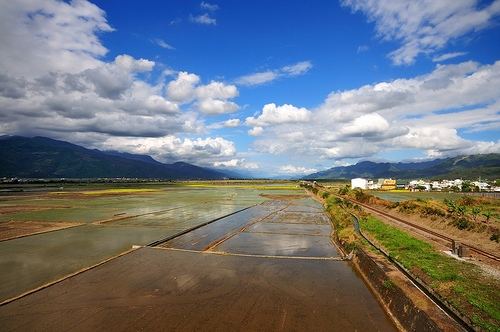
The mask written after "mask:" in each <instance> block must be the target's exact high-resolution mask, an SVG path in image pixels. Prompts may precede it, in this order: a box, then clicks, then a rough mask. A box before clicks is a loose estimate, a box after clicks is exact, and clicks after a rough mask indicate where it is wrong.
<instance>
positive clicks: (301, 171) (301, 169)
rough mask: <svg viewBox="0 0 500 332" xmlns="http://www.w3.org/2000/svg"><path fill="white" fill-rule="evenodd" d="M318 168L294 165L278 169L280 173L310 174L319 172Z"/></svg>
mask: <svg viewBox="0 0 500 332" xmlns="http://www.w3.org/2000/svg"><path fill="white" fill-rule="evenodd" d="M317 171H318V170H317V169H314V168H310V169H307V168H305V167H295V166H292V165H287V166H281V167H280V168H279V170H278V172H279V173H287V174H310V173H315V172H317Z"/></svg>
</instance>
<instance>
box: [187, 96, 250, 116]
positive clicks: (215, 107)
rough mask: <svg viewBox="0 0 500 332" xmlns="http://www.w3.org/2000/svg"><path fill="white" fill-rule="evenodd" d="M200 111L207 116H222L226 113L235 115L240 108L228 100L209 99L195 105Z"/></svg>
mask: <svg viewBox="0 0 500 332" xmlns="http://www.w3.org/2000/svg"><path fill="white" fill-rule="evenodd" d="M194 106H195V107H196V109H197V110H198V111H200V112H201V113H203V114H205V115H220V114H225V113H233V112H235V111H237V110H239V109H240V107H239V106H238V105H237V104H235V103H233V102H231V101H227V100H219V99H212V98H207V99H203V100H201V101H199V102H196V103H194Z"/></svg>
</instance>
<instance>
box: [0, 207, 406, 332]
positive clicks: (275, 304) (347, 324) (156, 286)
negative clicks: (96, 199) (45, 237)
mask: <svg viewBox="0 0 500 332" xmlns="http://www.w3.org/2000/svg"><path fill="white" fill-rule="evenodd" d="M330 232H331V227H330V226H329V223H328V219H327V218H326V216H325V215H324V214H323V212H322V207H321V205H320V204H315V202H312V201H311V199H309V198H307V199H298V200H295V201H292V202H290V201H279V200H274V201H273V200H271V201H269V202H267V203H266V204H264V205H259V206H256V207H254V208H250V209H248V210H245V211H242V212H240V213H237V214H235V215H232V216H229V217H227V218H223V219H221V220H218V221H216V222H214V223H212V224H210V225H207V226H205V227H202V228H199V229H198V230H196V231H193V232H191V233H188V234H185V235H183V236H181V237H177V238H174V239H173V240H171V241H168V242H165V243H163V244H162V245H161V247H155V248H140V249H138V250H135V251H133V252H130V253H128V254H126V255H123V256H120V257H118V258H116V259H113V260H111V261H109V262H107V263H105V264H102V265H100V266H97V267H96V268H93V269H91V270H88V271H86V272H84V273H81V274H78V275H76V276H74V277H71V278H68V279H65V280H63V281H62V282H60V283H57V284H55V285H53V286H50V287H47V288H45V289H43V290H41V291H38V292H36V293H33V294H30V295H28V296H25V297H23V298H20V299H18V300H16V301H13V302H10V303H8V304H6V305H3V306H0V322H2V325H3V326H2V329H5V330H9V331H16V330H18V331H21V330H22V331H34V330H36V331H54V330H75V331H89V330H106V331H125V330H141V329H153V330H164V331H195V330H196V331H228V330H231V331H235V330H236V331H270V330H276V331H395V330H397V329H396V328H395V326H394V325H393V323H392V322H391V320H390V319H389V318H388V316H387V315H386V313H385V312H384V311H383V310H382V308H381V307H380V305H379V304H378V303H377V302H376V301H375V300H374V298H373V296H372V295H371V293H370V292H369V291H368V289H367V288H366V286H365V284H364V283H363V282H362V280H361V279H360V278H359V277H358V276H357V275H356V274H355V273H354V271H353V269H352V268H351V266H350V265H349V263H348V262H345V261H340V260H339V253H338V252H337V249H336V248H335V246H334V245H333V244H332V242H331V241H330ZM186 249H189V250H186Z"/></svg>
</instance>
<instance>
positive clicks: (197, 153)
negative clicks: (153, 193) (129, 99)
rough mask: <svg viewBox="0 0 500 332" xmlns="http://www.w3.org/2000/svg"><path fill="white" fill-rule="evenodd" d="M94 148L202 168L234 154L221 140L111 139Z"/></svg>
mask: <svg viewBox="0 0 500 332" xmlns="http://www.w3.org/2000/svg"><path fill="white" fill-rule="evenodd" d="M95 147H96V148H99V149H101V150H117V151H121V152H131V153H137V154H147V155H150V156H152V157H153V158H154V159H156V160H158V161H161V162H167V163H168V162H173V161H179V160H182V161H185V162H191V163H195V164H199V163H200V162H203V163H204V165H213V164H214V162H215V161H216V160H218V159H221V158H227V157H233V156H234V155H235V154H236V148H235V146H234V143H233V142H231V141H227V140H225V139H223V138H220V137H217V138H210V137H209V138H206V139H201V138H198V139H195V140H191V139H188V138H185V139H184V140H182V139H180V138H177V137H175V136H166V137H159V138H136V139H130V138H122V137H111V138H109V139H107V140H106V141H104V142H102V143H100V144H96V145H95Z"/></svg>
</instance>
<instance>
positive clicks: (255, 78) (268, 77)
mask: <svg viewBox="0 0 500 332" xmlns="http://www.w3.org/2000/svg"><path fill="white" fill-rule="evenodd" d="M278 77H279V75H278V73H276V72H274V71H266V72H262V73H255V74H250V75H245V76H241V77H240V78H238V79H237V80H236V83H237V84H240V85H248V86H249V85H260V84H264V83H267V82H272V81H274V80H275V79H276V78H278Z"/></svg>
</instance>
